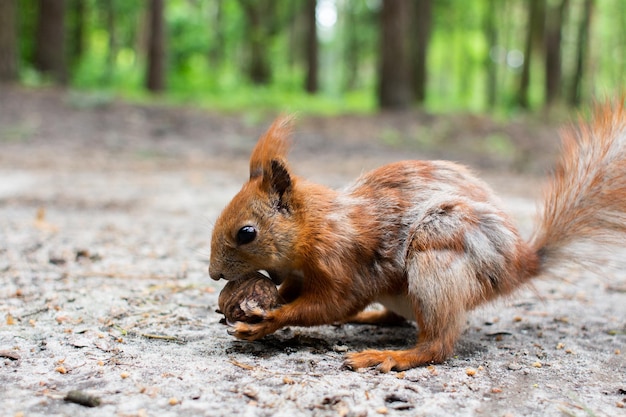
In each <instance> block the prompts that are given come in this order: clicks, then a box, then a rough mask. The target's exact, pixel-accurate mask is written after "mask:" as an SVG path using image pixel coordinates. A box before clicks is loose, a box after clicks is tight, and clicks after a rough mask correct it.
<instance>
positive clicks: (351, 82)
mask: <svg viewBox="0 0 626 417" xmlns="http://www.w3.org/2000/svg"><path fill="white" fill-rule="evenodd" d="M343 14H344V16H345V22H346V23H345V32H344V39H345V44H344V47H343V62H344V65H343V67H344V70H345V73H344V77H343V89H344V90H347V91H351V90H354V89H355V88H356V87H357V84H358V80H359V68H360V64H361V62H360V61H361V60H360V57H361V50H362V47H361V42H360V39H359V16H358V15H357V12H356V10H355V7H351V5H350V4H349V3H348V4H345V5H344V6H343Z"/></svg>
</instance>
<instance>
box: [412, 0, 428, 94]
mask: <svg viewBox="0 0 626 417" xmlns="http://www.w3.org/2000/svg"><path fill="white" fill-rule="evenodd" d="M413 7H414V16H415V22H414V25H413V27H414V33H413V43H412V46H413V50H412V54H411V58H412V62H411V64H412V67H413V68H412V69H413V71H412V74H413V80H412V81H413V94H414V95H415V101H416V102H417V103H419V104H423V103H424V101H425V100H426V85H427V75H428V72H427V65H426V63H427V57H428V43H429V41H430V28H431V22H432V1H431V0H417V1H415V3H414V5H413Z"/></svg>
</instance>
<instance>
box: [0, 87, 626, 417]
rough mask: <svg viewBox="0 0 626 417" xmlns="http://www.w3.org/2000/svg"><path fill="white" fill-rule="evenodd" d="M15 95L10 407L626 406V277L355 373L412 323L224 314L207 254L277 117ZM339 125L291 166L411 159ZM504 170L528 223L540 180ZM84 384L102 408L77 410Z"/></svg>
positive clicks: (4, 109)
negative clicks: (296, 322) (232, 323)
mask: <svg viewBox="0 0 626 417" xmlns="http://www.w3.org/2000/svg"><path fill="white" fill-rule="evenodd" d="M4 93H5V94H2V93H0V282H1V283H2V285H0V415H1V416H19V415H22V416H67V415H87V416H112V415H115V416H156V415H158V416H179V415H180V416H183V415H184V416H189V415H198V416H222V415H224V416H226V415H249V416H265V415H267V416H270V415H272V416H273V415H284V416H294V415H315V416H337V415H339V416H376V415H398V416H415V415H428V416H448V415H459V416H506V415H510V416H526V415H534V416H562V415H571V416H592V415H595V416H617V415H626V411H625V410H624V408H620V407H623V406H624V403H625V402H626V356H625V355H626V303H625V300H626V298H625V297H626V295H625V293H624V291H625V289H624V287H625V286H626V275H625V274H624V272H621V273H614V274H613V275H612V277H611V279H607V280H602V279H599V278H598V277H596V276H594V275H592V274H590V273H589V272H587V271H583V270H577V269H571V270H568V271H567V273H566V278H567V280H568V281H570V282H569V283H568V282H564V281H545V282H539V283H537V286H536V290H535V291H530V290H528V291H522V292H519V293H517V294H516V295H515V296H514V297H513V298H511V299H510V300H506V301H502V302H500V303H497V304H496V305H493V306H489V307H486V308H484V309H481V310H479V311H477V312H475V313H474V314H473V315H472V316H471V317H470V319H469V320H468V323H467V329H466V331H465V333H464V335H463V338H462V341H461V343H460V344H459V346H458V347H457V350H456V356H455V357H454V358H452V359H450V360H449V361H447V362H446V363H444V364H442V365H436V366H432V367H425V368H418V369H413V370H409V371H406V372H400V373H394V372H392V373H390V374H379V373H377V372H375V371H372V370H367V371H363V372H351V371H346V370H343V369H342V368H341V365H342V361H343V356H344V355H345V353H346V352H351V351H356V350H360V349H364V348H372V347H385V348H388V347H391V348H394V347H396V348H400V347H404V346H407V345H410V344H411V343H412V341H413V340H414V337H415V328H413V327H412V326H406V327H399V328H378V327H372V326H353V325H344V326H323V327H316V328H310V329H306V328H290V329H286V330H284V331H281V332H279V333H278V334H276V335H273V336H271V337H268V338H266V339H265V340H263V341H260V342H255V343H245V342H239V341H236V340H234V339H233V338H231V337H230V336H228V335H227V334H226V330H225V327H224V326H223V325H221V324H219V323H218V321H219V318H220V317H219V316H218V315H217V314H216V313H215V312H214V310H215V308H216V307H217V293H218V291H219V289H220V288H221V286H222V285H223V284H222V283H214V282H213V281H211V280H210V279H209V278H208V276H207V273H206V259H207V257H208V244H209V239H210V232H211V221H212V220H213V219H214V218H215V216H216V215H217V214H218V213H219V211H220V210H221V208H222V207H223V205H224V204H225V203H226V202H227V201H228V199H229V198H230V197H231V196H232V195H233V194H234V193H235V192H236V191H237V190H238V188H239V186H240V183H241V181H243V180H244V179H245V177H246V159H245V158H246V156H247V152H248V150H249V146H251V144H252V143H253V142H254V140H255V135H256V134H257V133H258V131H259V129H261V128H262V126H263V123H264V122H263V121H259V122H255V123H247V122H246V121H245V118H242V117H241V116H235V115H215V114H210V113H209V114H206V113H202V112H198V111H193V110H168V109H161V108H156V109H154V108H145V107H137V106H130V105H126V104H121V103H105V105H102V106H101V105H100V104H98V105H94V106H89V107H88V108H85V107H80V108H77V107H76V106H73V105H71V100H72V99H70V98H68V96H67V95H64V94H60V93H58V92H29V91H22V90H10V91H9V92H6V91H5V92H4ZM387 122H388V119H383V120H379V123H380V124H381V125H384V123H387ZM324 123H330V122H324ZM324 123H321V122H316V121H310V120H305V121H303V122H302V131H303V133H302V135H297V146H298V147H299V148H297V149H296V150H295V151H294V161H295V162H294V166H296V167H297V168H296V170H297V171H298V172H299V173H301V174H304V175H306V176H309V177H310V178H313V179H316V180H319V181H322V182H324V183H326V184H329V185H333V186H338V185H341V184H344V183H346V182H347V181H348V180H349V179H350V178H352V177H353V176H354V175H356V174H357V173H358V172H360V171H361V170H362V169H364V168H369V167H373V166H376V165H378V164H380V163H384V162H386V161H389V160H394V159H399V158H400V157H406V154H407V151H406V148H400V147H397V146H395V147H385V146H381V145H379V144H378V142H376V141H375V140H373V139H371V138H369V137H368V136H367V135H365V134H364V135H363V136H359V135H357V134H355V135H354V136H351V137H350V136H349V135H346V139H345V141H341V142H339V141H333V138H332V136H331V135H329V132H332V130H333V129H332V126H327V125H325V124H324ZM338 123H339V124H340V125H341V126H343V129H345V130H346V131H350V129H349V126H347V125H348V124H349V122H347V121H346V120H342V121H340V122H338ZM354 124H355V125H357V126H358V125H359V123H358V121H357V122H355V123H354ZM354 129H355V130H357V129H358V127H355V128H354ZM361 129H362V127H361ZM407 129H409V130H410V129H411V128H408V127H407ZM400 131H404V130H400ZM204 137H206V139H203V138H204ZM335 140H336V139H335ZM300 145H302V146H300ZM429 152H430V154H432V153H437V152H442V151H434V150H430V151H429ZM427 153H428V152H427ZM470 158H471V155H470ZM468 162H469V163H471V162H472V161H468ZM511 164H514V162H511ZM479 165H480V164H479ZM486 165H487V167H489V166H495V165H494V163H492V162H488V163H486ZM479 167H480V166H479ZM483 168H484V166H483ZM505 168H506V167H505ZM499 172H500V171H489V172H488V173H487V177H488V179H489V180H490V181H491V182H492V183H493V184H494V185H495V187H496V188H497V189H499V190H500V191H501V192H502V194H503V198H504V199H505V203H506V205H507V207H508V208H509V209H510V211H511V213H512V214H513V215H514V217H515V218H516V219H517V220H518V222H519V224H520V225H521V228H522V230H523V232H524V233H525V234H528V233H529V231H530V229H531V227H532V215H533V212H534V202H533V199H532V198H533V197H535V196H536V194H537V190H536V188H537V187H536V186H535V181H534V180H533V179H532V178H530V179H528V178H526V179H524V178H521V177H512V176H508V175H502V174H499ZM469 374H473V375H469ZM71 390H80V391H82V392H83V393H86V394H90V395H93V396H96V397H98V398H99V399H100V401H101V403H100V405H99V406H97V407H94V408H86V407H84V406H81V405H78V404H74V403H69V402H65V401H64V400H63V398H64V396H65V395H66V394H67V393H68V392H69V391H71Z"/></svg>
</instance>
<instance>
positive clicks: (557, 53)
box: [545, 0, 568, 106]
mask: <svg viewBox="0 0 626 417" xmlns="http://www.w3.org/2000/svg"><path fill="white" fill-rule="evenodd" d="M548 3H549V4H548V7H547V9H546V29H545V30H546V32H545V42H546V44H545V45H546V49H545V53H546V105H548V106H550V105H551V104H553V103H554V102H555V101H557V100H558V99H559V98H560V97H561V29H562V27H563V21H564V16H565V10H566V9H567V4H568V0H561V2H560V3H559V4H556V5H552V3H551V2H548Z"/></svg>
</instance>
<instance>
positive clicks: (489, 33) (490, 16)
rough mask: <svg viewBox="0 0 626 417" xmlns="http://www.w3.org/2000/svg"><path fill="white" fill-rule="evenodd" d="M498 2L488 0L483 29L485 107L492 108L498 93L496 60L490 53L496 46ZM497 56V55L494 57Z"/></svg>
mask: <svg viewBox="0 0 626 417" xmlns="http://www.w3.org/2000/svg"><path fill="white" fill-rule="evenodd" d="M498 4H499V2H497V1H496V0H488V2H487V9H486V11H485V20H484V30H485V38H486V40H487V56H486V57H485V72H486V73H487V79H486V80H485V81H486V83H485V92H486V97H487V103H486V104H487V108H488V109H493V108H494V107H495V106H496V101H497V94H498V62H496V61H494V58H493V57H492V53H494V51H495V49H494V48H496V47H497V46H498V29H497V25H496V19H497V18H496V7H497V5H498ZM496 58H497V57H496Z"/></svg>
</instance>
